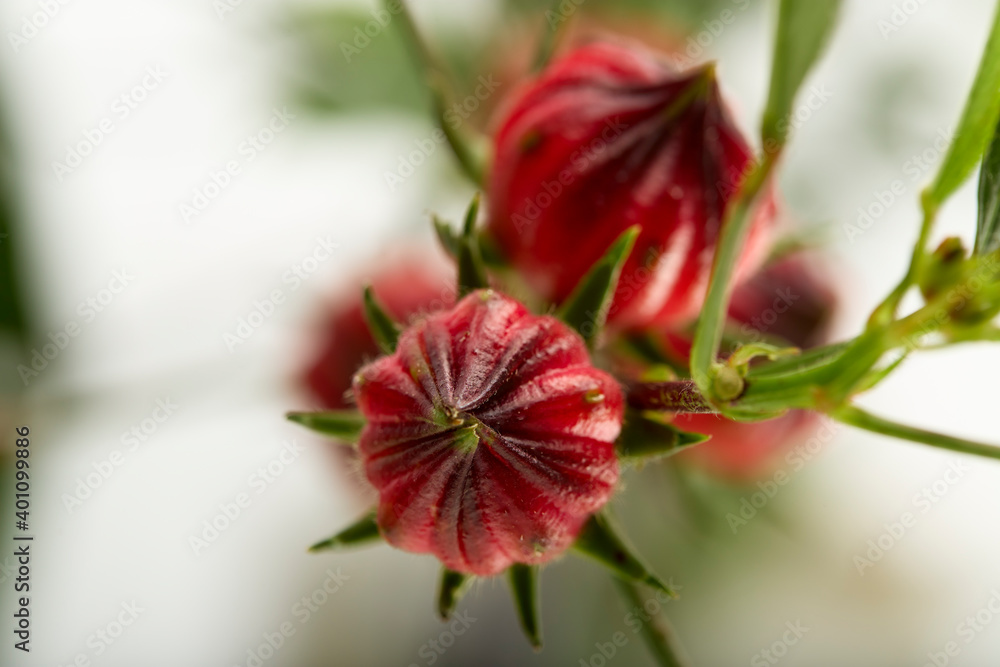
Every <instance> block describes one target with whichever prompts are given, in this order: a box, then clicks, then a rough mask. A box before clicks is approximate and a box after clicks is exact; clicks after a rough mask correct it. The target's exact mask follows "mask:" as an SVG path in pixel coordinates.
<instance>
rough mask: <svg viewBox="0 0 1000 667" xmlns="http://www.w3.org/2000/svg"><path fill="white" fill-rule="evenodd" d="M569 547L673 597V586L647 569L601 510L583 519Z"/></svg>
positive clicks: (613, 570) (622, 575)
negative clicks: (574, 540)
mask: <svg viewBox="0 0 1000 667" xmlns="http://www.w3.org/2000/svg"><path fill="white" fill-rule="evenodd" d="M573 549H574V550H575V551H577V552H579V553H581V554H583V555H585V556H589V557H590V558H592V559H594V560H596V561H597V562H598V563H600V564H601V565H603V566H604V567H606V568H608V569H609V570H611V571H612V572H613V573H614V574H615V575H616V576H618V577H620V578H622V579H625V580H626V581H636V582H640V583H643V584H646V585H648V586H651V587H653V588H655V589H657V590H660V591H663V592H664V593H666V594H667V595H669V596H670V597H677V594H676V593H675V592H674V590H673V589H672V588H670V586H668V585H667V584H665V583H664V582H663V580H662V579H660V578H659V577H658V576H656V575H655V574H654V573H653V572H651V571H650V569H649V568H648V567H647V566H646V565H645V564H644V563H643V562H642V560H641V559H640V558H639V556H638V555H636V554H635V553H634V552H633V550H632V547H630V546H629V545H628V544H627V543H626V542H625V540H624V538H622V537H621V536H619V534H618V530H617V529H616V528H615V526H614V525H613V523H612V521H611V518H610V517H609V516H608V515H607V514H606V513H604V512H598V513H597V514H595V515H593V516H592V517H590V519H588V520H587V523H586V524H584V526H583V530H582V531H580V535H579V536H578V537H577V538H576V542H574V543H573Z"/></svg>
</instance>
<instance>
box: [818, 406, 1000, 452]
mask: <svg viewBox="0 0 1000 667" xmlns="http://www.w3.org/2000/svg"><path fill="white" fill-rule="evenodd" d="M830 416H831V417H833V418H834V419H836V420H837V421H840V422H843V423H845V424H849V425H851V426H855V427H857V428H861V429H864V430H866V431H872V432H873V433H881V434H882V435H888V436H892V437H894V438H900V439H902V440H909V441H911V442H919V443H921V444H924V445H930V446H932V447H939V448H940V449H947V450H948V451H951V452H959V453H961V454H974V455H976V456H985V457H987V458H991V459H1000V446H994V445H988V444H985V443H982V442H975V441H973V440H965V439H964V438H956V437H954V436H950V435H944V434H942V433H935V432H934V431H927V430H924V429H921V428H914V427H913V426H906V425H904V424H897V423H896V422H892V421H889V420H887V419H883V418H881V417H876V416H875V415H873V414H870V413H868V412H865V411H864V410H862V409H861V408H857V407H854V406H853V405H845V406H843V407H840V408H837V409H836V410H833V411H832V412H830Z"/></svg>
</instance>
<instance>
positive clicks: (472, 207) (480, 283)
mask: <svg viewBox="0 0 1000 667" xmlns="http://www.w3.org/2000/svg"><path fill="white" fill-rule="evenodd" d="M478 215H479V193H478V192H477V193H476V195H475V196H474V197H473V198H472V203H470V204H469V209H468V211H466V213H465V224H463V225H462V237H461V239H459V246H458V293H459V296H465V295H466V294H468V293H469V292H472V291H474V290H477V289H482V288H486V287H489V286H490V284H489V279H488V278H487V277H486V265H485V264H484V263H483V257H482V255H481V254H480V252H479V239H477V238H476V218H477V216H478Z"/></svg>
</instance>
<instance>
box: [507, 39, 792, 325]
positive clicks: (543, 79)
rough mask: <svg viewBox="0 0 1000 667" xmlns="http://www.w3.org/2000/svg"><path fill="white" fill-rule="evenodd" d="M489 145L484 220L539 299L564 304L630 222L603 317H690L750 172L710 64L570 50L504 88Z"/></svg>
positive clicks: (598, 48) (761, 224)
mask: <svg viewBox="0 0 1000 667" xmlns="http://www.w3.org/2000/svg"><path fill="white" fill-rule="evenodd" d="M495 144H496V145H495V156H496V157H495V162H494V164H493V168H492V173H491V181H490V197H489V201H490V217H489V221H488V228H489V231H490V233H491V235H492V236H493V237H494V239H495V241H496V243H497V244H498V245H499V247H500V248H501V250H503V251H504V253H505V254H506V255H507V257H508V258H509V260H510V261H511V262H512V263H513V264H514V265H515V266H516V267H517V268H518V269H519V270H521V271H522V272H523V273H524V274H525V275H526V276H527V278H528V280H529V281H530V282H531V283H532V285H533V286H534V287H535V288H536V289H537V290H539V291H540V292H541V293H542V295H543V296H545V297H546V298H548V299H549V300H552V301H556V302H558V301H561V300H562V299H564V298H565V297H566V296H567V295H568V294H569V293H570V292H571V291H572V289H573V288H574V286H575V285H576V284H577V282H578V281H579V279H580V277H581V276H583V275H584V273H585V272H586V271H587V270H588V269H589V268H590V266H591V265H592V264H593V263H594V262H595V261H596V260H597V259H598V258H600V257H601V255H602V254H603V253H604V252H605V251H606V250H607V248H608V246H609V245H610V244H611V242H612V241H613V240H614V239H615V238H616V237H617V236H618V235H619V234H621V233H622V232H623V231H624V230H625V229H626V228H628V227H630V226H632V225H634V224H639V225H641V226H642V233H641V234H640V236H639V239H638V241H637V243H636V246H635V248H634V250H633V252H632V255H631V256H630V258H629V260H628V262H627V264H626V265H625V269H624V271H623V273H622V277H621V281H620V282H619V284H618V288H617V291H616V292H615V297H614V301H613V303H612V306H611V310H610V313H609V321H610V322H611V324H612V325H614V326H616V327H618V328H630V327H641V326H646V325H649V324H652V323H675V322H678V321H680V320H684V319H686V318H689V317H691V316H693V315H694V314H695V313H696V311H697V310H698V308H700V306H701V303H702V301H703V299H704V294H705V290H706V287H707V284H708V278H709V274H710V271H711V264H712V257H713V253H714V251H715V244H716V241H717V239H718V235H719V228H720V226H721V222H722V217H723V214H724V210H725V205H726V202H727V201H728V200H729V198H730V197H731V196H732V195H733V193H734V192H735V191H736V190H737V188H738V187H739V185H740V183H741V182H742V180H743V178H744V176H745V174H746V173H747V172H749V171H750V170H751V169H753V167H754V162H753V156H752V154H751V151H750V148H749V146H748V145H747V143H746V141H745V140H744V139H743V137H742V136H741V134H740V132H739V130H738V129H737V128H736V127H735V125H734V124H733V122H732V120H731V119H730V117H729V114H728V112H727V110H726V108H725V107H724V105H723V104H722V101H721V99H720V96H719V91H718V87H717V85H716V82H715V78H714V70H713V68H712V66H707V67H704V68H702V69H698V70H694V71H692V72H687V73H683V74H679V73H676V72H674V71H672V70H671V69H669V68H668V67H666V66H665V65H663V64H662V63H661V62H659V61H658V60H656V59H655V58H654V57H653V56H652V55H651V54H649V53H648V52H646V51H642V50H638V49H636V48H630V47H625V46H620V45H614V44H593V45H590V46H586V47H583V48H580V49H577V50H575V51H572V52H571V53H569V54H568V55H567V56H565V57H564V58H562V59H561V60H559V61H557V62H555V63H554V64H553V65H552V66H550V67H549V68H548V69H547V70H546V71H545V72H543V74H542V75H541V76H540V77H539V78H538V79H537V80H535V81H534V82H532V83H530V84H528V85H527V86H526V87H525V88H523V89H522V90H521V91H520V93H519V94H518V95H517V96H515V98H514V100H513V102H512V104H511V105H510V106H509V108H508V109H507V113H506V115H505V116H504V117H503V118H502V119H501V122H500V124H499V130H498V132H497V133H496V138H495ZM774 209H775V207H774V203H773V198H772V195H771V192H770V190H768V191H767V193H766V195H765V197H764V200H763V201H762V203H761V205H760V206H759V208H758V209H757V211H756V213H755V218H754V220H753V222H752V225H751V228H750V232H749V236H748V238H747V243H746V246H745V247H746V251H745V253H744V255H743V257H742V258H741V260H740V264H739V267H738V271H737V279H739V278H741V277H743V276H745V275H749V273H751V272H752V270H753V269H754V268H755V267H756V265H757V264H758V263H759V262H758V260H759V259H760V258H762V256H763V254H764V252H765V251H766V245H767V238H768V237H769V236H770V234H769V233H768V232H769V229H770V227H771V223H772V221H773V219H774Z"/></svg>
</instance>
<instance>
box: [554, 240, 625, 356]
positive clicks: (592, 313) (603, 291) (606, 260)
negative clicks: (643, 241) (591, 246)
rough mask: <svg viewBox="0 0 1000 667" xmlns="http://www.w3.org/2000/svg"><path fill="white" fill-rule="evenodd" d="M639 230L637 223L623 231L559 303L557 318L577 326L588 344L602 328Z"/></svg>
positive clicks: (596, 338)
mask: <svg viewBox="0 0 1000 667" xmlns="http://www.w3.org/2000/svg"><path fill="white" fill-rule="evenodd" d="M639 231H640V227H639V225H633V226H632V227H629V228H628V229H626V230H625V231H624V232H622V234H621V235H620V236H619V237H618V238H617V239H615V242H614V243H612V244H611V247H610V248H608V251H607V252H606V253H605V254H604V256H603V257H601V258H600V259H599V260H597V262H596V263H595V264H594V265H593V266H592V267H590V270H589V271H587V273H586V275H584V276H583V278H581V279H580V282H579V283H578V284H577V286H576V287H575V288H574V289H573V292H572V293H571V294H570V295H569V297H567V299H566V301H565V302H564V303H563V304H562V305H561V306H560V307H559V311H558V313H557V314H558V316H559V318H560V319H561V320H563V321H564V322H566V324H568V325H570V326H571V327H573V328H574V329H576V330H577V331H578V332H579V333H580V335H581V336H583V339H584V340H585V341H587V344H588V345H591V346H592V345H594V343H595V342H596V341H597V340H598V338H599V336H600V333H601V330H602V329H603V328H604V323H605V322H606V321H607V319H608V310H609V309H610V308H611V299H612V297H613V296H614V294H615V289H616V288H617V287H618V278H619V277H621V273H622V267H623V266H625V261H626V260H627V259H628V256H629V254H630V253H631V252H632V247H633V246H635V240H636V239H637V238H638V237H639Z"/></svg>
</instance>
